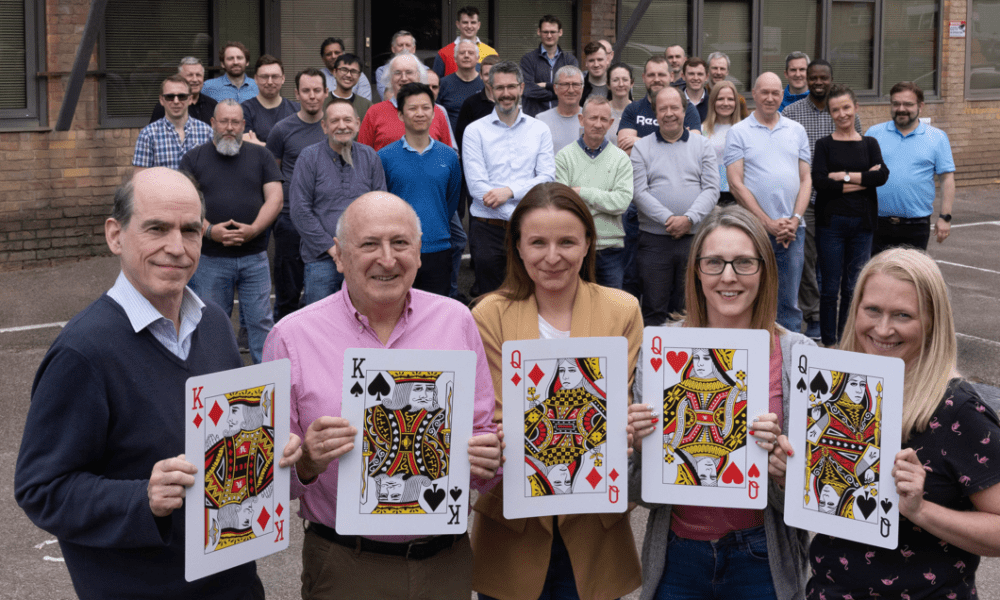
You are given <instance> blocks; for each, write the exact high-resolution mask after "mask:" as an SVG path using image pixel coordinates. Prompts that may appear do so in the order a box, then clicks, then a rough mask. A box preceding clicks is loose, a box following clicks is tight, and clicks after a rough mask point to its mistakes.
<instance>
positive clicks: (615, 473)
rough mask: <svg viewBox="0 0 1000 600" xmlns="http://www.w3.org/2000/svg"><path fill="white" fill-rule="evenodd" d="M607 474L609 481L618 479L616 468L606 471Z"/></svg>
mask: <svg viewBox="0 0 1000 600" xmlns="http://www.w3.org/2000/svg"><path fill="white" fill-rule="evenodd" d="M608 476H609V477H611V481H617V480H618V471H617V470H616V469H611V472H610V473H608Z"/></svg>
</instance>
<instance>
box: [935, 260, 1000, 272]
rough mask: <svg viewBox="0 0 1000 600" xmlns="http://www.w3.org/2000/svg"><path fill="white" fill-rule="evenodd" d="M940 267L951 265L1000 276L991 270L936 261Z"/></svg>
mask: <svg viewBox="0 0 1000 600" xmlns="http://www.w3.org/2000/svg"><path fill="white" fill-rule="evenodd" d="M934 262H936V263H937V264H939V265H949V266H952V267H962V268H965V269H975V270H976V271H985V272H986V273H993V274H994V275H1000V271H993V270H991V269H983V268H982V267H970V266H969V265H963V264H960V263H953V262H948V261H946V260H936V261H934Z"/></svg>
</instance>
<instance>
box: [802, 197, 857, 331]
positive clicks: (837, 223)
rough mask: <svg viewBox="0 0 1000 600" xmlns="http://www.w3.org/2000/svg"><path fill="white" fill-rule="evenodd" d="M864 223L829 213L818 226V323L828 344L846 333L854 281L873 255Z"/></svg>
mask: <svg viewBox="0 0 1000 600" xmlns="http://www.w3.org/2000/svg"><path fill="white" fill-rule="evenodd" d="M863 226H864V219H862V218H861V217H844V216H841V215H830V222H829V223H828V224H827V225H819V226H818V227H816V250H817V256H818V258H819V265H820V269H821V270H822V271H823V282H822V284H821V285H820V294H819V325H820V332H821V333H822V336H823V345H824V346H827V347H830V346H833V345H835V344H836V343H837V342H839V341H840V337H841V335H842V334H843V333H844V324H845V323H847V315H848V312H849V310H850V306H851V297H852V296H853V295H854V284H855V283H857V281H858V274H859V273H861V267H863V266H865V263H866V262H868V259H869V258H871V249H872V232H871V231H866V230H865V229H864V227H863ZM800 298H801V294H800ZM838 301H839V307H838Z"/></svg>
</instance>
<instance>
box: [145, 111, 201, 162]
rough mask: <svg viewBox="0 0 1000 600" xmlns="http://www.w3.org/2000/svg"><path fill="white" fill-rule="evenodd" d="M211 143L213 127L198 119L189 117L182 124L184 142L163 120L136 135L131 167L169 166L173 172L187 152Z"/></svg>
mask: <svg viewBox="0 0 1000 600" xmlns="http://www.w3.org/2000/svg"><path fill="white" fill-rule="evenodd" d="M210 141H212V128H211V127H209V126H208V125H207V124H205V123H202V122H201V121H199V120H198V119H192V118H190V117H188V120H187V122H186V123H184V141H181V137H180V136H179V135H177V130H176V129H174V124H173V123H171V122H170V121H169V120H167V118H166V117H163V118H162V119H160V120H159V121H153V122H152V123H150V124H149V125H146V126H145V127H143V128H142V131H140V132H139V138H138V139H137V140H136V141H135V155H134V156H133V157H132V164H133V165H135V166H136V167H168V168H170V169H173V170H175V171H176V170H177V169H178V168H179V167H180V164H181V159H182V158H184V155H185V154H187V152H188V150H191V149H192V148H194V147H195V146H200V145H202V144H205V143H207V142H210Z"/></svg>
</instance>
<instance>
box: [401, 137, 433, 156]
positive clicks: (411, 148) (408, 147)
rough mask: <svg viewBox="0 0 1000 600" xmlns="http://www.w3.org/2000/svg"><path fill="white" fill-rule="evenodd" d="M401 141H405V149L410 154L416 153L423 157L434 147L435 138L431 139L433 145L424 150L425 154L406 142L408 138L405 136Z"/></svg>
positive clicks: (430, 144)
mask: <svg viewBox="0 0 1000 600" xmlns="http://www.w3.org/2000/svg"><path fill="white" fill-rule="evenodd" d="M401 139H402V140H403V148H404V149H405V150H409V151H410V152H414V153H416V154H419V155H421V156H423V154H424V152H430V149H431V148H433V147H434V138H430V140H431V143H429V144H427V147H426V148H424V151H423V152H421V151H419V150H417V149H416V148H414V147H413V146H411V145H410V142H407V141H406V136H405V135H404V136H403V137H402V138H401Z"/></svg>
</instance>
